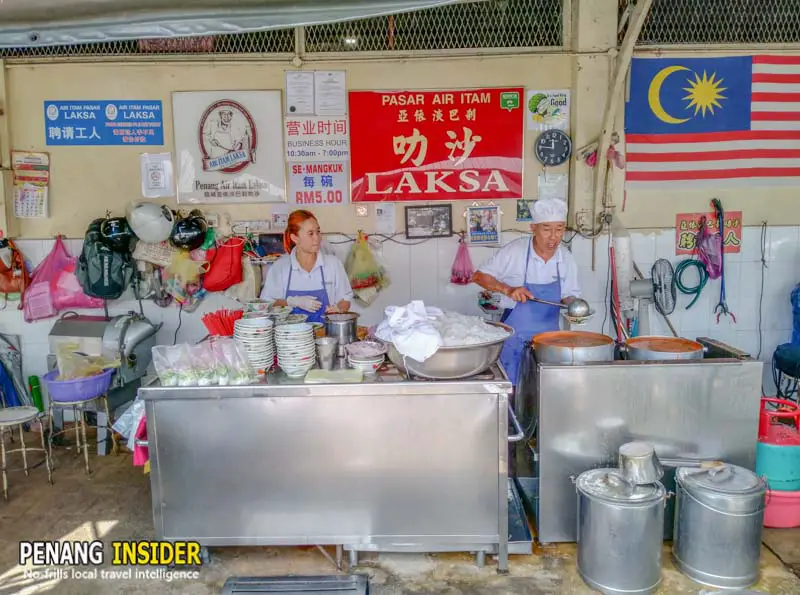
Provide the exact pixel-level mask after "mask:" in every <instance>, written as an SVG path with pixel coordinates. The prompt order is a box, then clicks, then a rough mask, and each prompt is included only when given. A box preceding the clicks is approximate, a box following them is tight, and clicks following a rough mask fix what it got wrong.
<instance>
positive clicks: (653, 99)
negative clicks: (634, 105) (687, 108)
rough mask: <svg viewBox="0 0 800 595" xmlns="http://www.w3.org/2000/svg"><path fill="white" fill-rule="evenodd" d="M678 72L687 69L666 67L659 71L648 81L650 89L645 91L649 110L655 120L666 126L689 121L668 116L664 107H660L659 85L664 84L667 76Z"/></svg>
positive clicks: (683, 67)
mask: <svg viewBox="0 0 800 595" xmlns="http://www.w3.org/2000/svg"><path fill="white" fill-rule="evenodd" d="M679 70H689V69H688V68H686V67H685V66H667V67H666V68H664V69H662V70H659V71H658V74H656V75H655V76H654V77H653V80H652V81H650V88H649V89H648V91H647V101H648V103H649V104H650V109H651V110H652V111H653V114H655V116H656V118H658V119H659V120H661V121H662V122H666V123H667V124H683V123H684V122H688V121H689V118H684V119H680V118H674V117H672V116H670V115H669V114H668V113H667V112H666V110H665V109H664V106H662V105H661V85H663V84H664V81H666V80H667V77H668V76H669V75H671V74H672V73H673V72H678V71H679Z"/></svg>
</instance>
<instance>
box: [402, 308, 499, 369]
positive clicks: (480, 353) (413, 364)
mask: <svg viewBox="0 0 800 595" xmlns="http://www.w3.org/2000/svg"><path fill="white" fill-rule="evenodd" d="M486 324H491V325H493V326H499V327H500V328H502V329H504V330H506V331H507V332H508V333H510V334H509V335H508V337H506V338H505V339H500V340H497V341H491V342H488V343H478V344H477V345H467V346H465V347H440V348H439V349H438V351H436V353H434V354H433V355H432V356H431V357H429V358H428V359H427V360H425V361H424V362H418V361H417V360H415V359H413V358H410V357H403V356H402V355H401V354H400V352H399V351H397V348H396V347H395V346H394V343H389V342H386V346H387V347H388V348H389V352H388V355H389V360H391V362H392V363H393V364H394V365H395V366H397V368H398V369H399V370H400V371H401V372H403V373H405V374H410V375H413V376H419V377H420V378H428V379H429V380H458V379H460V378H469V377H470V376H474V375H475V374H480V373H481V372H485V371H486V370H488V369H489V368H490V367H492V365H494V364H495V363H496V362H497V360H498V359H499V358H500V351H501V350H502V349H503V343H505V342H506V340H507V339H509V338H511V335H513V334H514V329H513V328H511V327H510V326H508V325H506V324H503V323H500V322H487V323H486Z"/></svg>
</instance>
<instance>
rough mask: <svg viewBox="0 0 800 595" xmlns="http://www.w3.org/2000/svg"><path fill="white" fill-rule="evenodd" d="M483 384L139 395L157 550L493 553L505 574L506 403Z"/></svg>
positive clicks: (291, 385) (491, 385)
mask: <svg viewBox="0 0 800 595" xmlns="http://www.w3.org/2000/svg"><path fill="white" fill-rule="evenodd" d="M510 391H511V385H510V383H509V382H508V381H507V380H505V377H504V376H503V375H502V373H501V372H500V373H499V376H498V375H497V374H494V375H493V376H491V375H490V377H489V378H488V379H487V378H485V377H481V378H478V379H468V380H460V381H453V382H450V381H448V382H415V381H408V380H403V379H400V378H391V379H390V378H388V377H385V378H382V381H378V382H375V381H373V382H365V383H361V384H319V385H313V384H303V383H302V381H298V380H291V379H288V378H286V377H285V376H283V375H282V374H281V373H278V374H271V375H269V376H268V377H267V380H266V381H265V382H264V383H263V384H259V385H255V386H242V387H231V386H228V387H210V388H199V387H192V388H166V387H158V386H156V387H148V388H143V389H141V390H140V393H139V394H140V397H141V398H142V399H143V400H144V401H145V405H146V415H147V432H148V442H149V447H150V457H151V462H150V464H151V473H150V477H151V487H152V498H153V516H154V519H155V528H156V536H157V538H158V539H165V540H177V539H191V540H197V541H199V542H200V543H201V544H202V545H204V546H234V545H236V546H246V545H251V546H256V545H258V546H263V545H310V544H313V545H344V546H347V547H348V549H351V550H353V551H358V550H364V549H399V550H409V549H410V550H414V551H442V550H444V551H475V552H476V553H477V550H480V551H481V552H486V551H492V552H496V553H497V554H498V569H499V570H505V569H506V568H507V565H508V517H507V507H508V482H507V452H508V396H509V393H510Z"/></svg>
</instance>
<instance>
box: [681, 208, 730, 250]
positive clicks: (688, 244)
mask: <svg viewBox="0 0 800 595" xmlns="http://www.w3.org/2000/svg"><path fill="white" fill-rule="evenodd" d="M703 216H705V218H706V223H707V225H708V228H709V231H710V232H711V233H714V234H716V233H719V225H718V223H717V215H716V213H678V214H677V215H676V216H675V254H676V255H677V256H681V255H686V254H694V252H695V246H696V240H697V232H698V231H700V219H701V218H702V217H703ZM723 246H724V251H725V254H733V253H736V252H740V251H741V249H742V212H741V211H731V212H730V213H725V239H724V240H723Z"/></svg>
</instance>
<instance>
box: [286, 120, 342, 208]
mask: <svg viewBox="0 0 800 595" xmlns="http://www.w3.org/2000/svg"><path fill="white" fill-rule="evenodd" d="M284 138H285V144H286V163H287V165H288V168H289V177H288V180H289V202H291V203H294V204H296V205H316V206H335V205H342V204H347V203H349V202H350V177H349V171H348V163H349V159H350V136H349V123H348V121H347V118H346V117H331V118H322V117H292V116H288V117H287V118H286V120H285V122H284Z"/></svg>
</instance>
